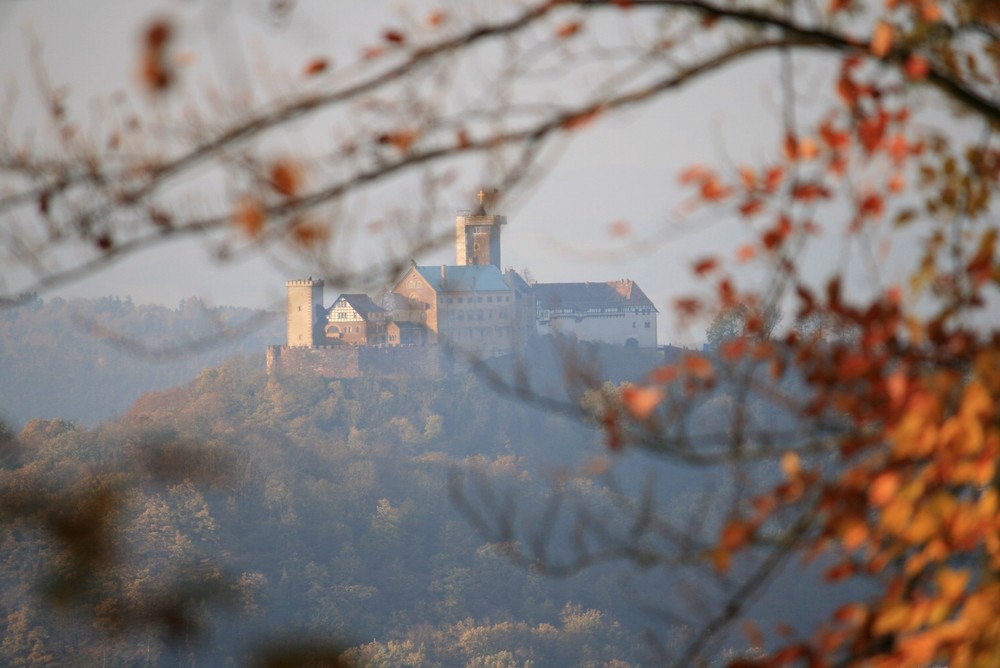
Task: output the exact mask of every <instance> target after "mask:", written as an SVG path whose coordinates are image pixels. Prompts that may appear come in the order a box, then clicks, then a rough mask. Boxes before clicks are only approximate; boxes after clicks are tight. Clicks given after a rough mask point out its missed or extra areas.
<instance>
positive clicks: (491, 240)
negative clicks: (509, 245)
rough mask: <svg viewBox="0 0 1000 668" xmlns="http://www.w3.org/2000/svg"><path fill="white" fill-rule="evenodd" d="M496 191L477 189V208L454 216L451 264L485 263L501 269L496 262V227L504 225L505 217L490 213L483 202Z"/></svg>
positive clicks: (486, 201)
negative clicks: (453, 246) (453, 258)
mask: <svg viewBox="0 0 1000 668" xmlns="http://www.w3.org/2000/svg"><path fill="white" fill-rule="evenodd" d="M495 194H496V192H495V191H494V192H487V191H486V190H485V189H480V191H479V194H478V197H479V207H478V208H477V209H476V210H475V211H472V212H462V213H460V214H459V215H458V216H457V217H456V218H455V264H457V265H459V266H465V265H487V264H492V265H494V266H495V267H497V268H498V269H502V268H503V267H502V265H501V264H500V229H501V227H502V226H503V225H506V224H507V217H506V216H497V215H490V214H489V213H487V211H486V205H487V203H488V202H489V201H490V200H491V199H492V198H493V196H494V195H495Z"/></svg>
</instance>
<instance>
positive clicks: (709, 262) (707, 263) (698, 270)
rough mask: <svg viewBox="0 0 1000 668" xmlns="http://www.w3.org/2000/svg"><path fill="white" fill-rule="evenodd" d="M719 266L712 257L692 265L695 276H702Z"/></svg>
mask: <svg viewBox="0 0 1000 668" xmlns="http://www.w3.org/2000/svg"><path fill="white" fill-rule="evenodd" d="M717 266H719V261H718V260H717V259H715V258H714V257H708V258H705V259H703V260H699V261H698V262H695V264H694V273H695V275H697V276H702V275H704V274H707V273H708V272H710V271H712V270H713V269H715V268H716V267H717Z"/></svg>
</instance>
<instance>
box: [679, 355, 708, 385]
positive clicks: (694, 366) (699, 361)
mask: <svg viewBox="0 0 1000 668" xmlns="http://www.w3.org/2000/svg"><path fill="white" fill-rule="evenodd" d="M682 364H683V366H684V371H686V372H687V373H689V374H690V375H692V376H695V377H696V378H701V379H704V380H708V379H710V378H711V377H712V375H713V369H712V363H711V362H709V361H708V358H706V357H702V356H701V355H688V356H686V357H685V358H684V361H683V363H682Z"/></svg>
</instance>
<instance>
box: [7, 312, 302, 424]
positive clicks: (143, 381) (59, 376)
mask: <svg viewBox="0 0 1000 668" xmlns="http://www.w3.org/2000/svg"><path fill="white" fill-rule="evenodd" d="M283 338H284V331H283V325H282V323H281V322H280V321H279V319H278V318H276V317H273V316H272V317H268V314H266V313H263V312H261V311H255V310H252V309H246V308H234V307H214V306H210V305H207V304H206V303H204V302H203V301H202V300H200V299H197V298H190V299H185V300H183V301H182V302H181V303H180V305H179V306H178V307H177V308H175V309H174V308H168V307H165V306H157V305H139V306H137V305H135V304H133V303H132V301H131V299H128V298H126V299H124V300H123V299H119V298H117V297H103V298H99V299H70V300H65V299H61V298H58V297H57V298H54V299H50V300H47V301H42V300H41V299H35V300H32V301H29V302H28V303H26V304H24V305H22V306H20V307H18V308H9V309H0V419H3V420H6V421H7V422H8V423H10V424H13V425H15V426H20V425H23V424H25V423H26V422H27V421H28V420H30V419H32V418H63V419H66V420H70V421H72V422H75V423H77V424H83V425H93V424H96V423H97V422H99V421H100V420H104V419H108V418H110V417H112V416H114V415H120V414H122V413H124V412H125V411H126V410H127V409H128V407H129V406H131V405H132V403H133V402H134V401H135V400H136V399H137V398H138V397H139V396H140V395H141V394H143V393H144V392H149V391H151V390H158V389H164V388H167V387H172V386H175V385H179V384H182V383H186V382H187V381H189V380H191V379H192V378H194V377H195V376H196V375H198V372H199V371H201V370H202V369H204V368H206V367H209V366H215V365H217V364H219V363H220V362H222V360H224V359H225V358H226V357H228V356H230V355H234V354H251V353H259V354H261V355H263V351H264V347H265V346H266V345H267V344H269V343H275V342H278V341H281V340H283Z"/></svg>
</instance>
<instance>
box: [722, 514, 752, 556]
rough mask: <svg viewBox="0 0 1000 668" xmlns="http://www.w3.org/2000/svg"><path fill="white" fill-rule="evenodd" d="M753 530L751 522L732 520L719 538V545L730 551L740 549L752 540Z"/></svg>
mask: <svg viewBox="0 0 1000 668" xmlns="http://www.w3.org/2000/svg"><path fill="white" fill-rule="evenodd" d="M753 532H754V527H753V525H752V524H750V523H749V522H743V521H741V520H731V521H730V522H729V523H728V524H726V526H725V527H724V528H723V529H722V536H721V537H720V538H719V547H721V548H722V549H723V550H728V551H732V550H738V549H740V548H741V547H743V546H744V545H746V544H747V543H749V542H750V538H751V537H752V536H753Z"/></svg>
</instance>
